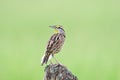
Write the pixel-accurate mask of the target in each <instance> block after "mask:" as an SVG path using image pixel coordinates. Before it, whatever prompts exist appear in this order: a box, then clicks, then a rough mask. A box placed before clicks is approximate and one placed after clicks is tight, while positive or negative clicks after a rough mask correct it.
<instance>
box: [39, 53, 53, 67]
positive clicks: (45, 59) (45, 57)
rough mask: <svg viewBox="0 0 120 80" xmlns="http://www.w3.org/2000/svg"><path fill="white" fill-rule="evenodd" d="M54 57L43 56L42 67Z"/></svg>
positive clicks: (49, 55)
mask: <svg viewBox="0 0 120 80" xmlns="http://www.w3.org/2000/svg"><path fill="white" fill-rule="evenodd" d="M51 57H52V55H51V54H50V53H46V54H45V55H43V57H42V60H41V65H42V66H43V64H44V63H45V64H47V62H48V60H50V59H51Z"/></svg>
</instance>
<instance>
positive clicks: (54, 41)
mask: <svg viewBox="0 0 120 80" xmlns="http://www.w3.org/2000/svg"><path fill="white" fill-rule="evenodd" d="M59 37H60V34H58V33H57V34H53V35H52V36H51V38H50V40H49V41H48V45H47V50H46V53H52V52H53V51H54V49H56V48H57V46H58V44H59V43H60V39H59Z"/></svg>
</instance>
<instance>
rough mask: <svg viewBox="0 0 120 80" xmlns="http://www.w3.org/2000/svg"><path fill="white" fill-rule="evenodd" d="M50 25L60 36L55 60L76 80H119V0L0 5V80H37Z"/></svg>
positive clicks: (21, 0) (16, 0) (17, 0)
mask: <svg viewBox="0 0 120 80" xmlns="http://www.w3.org/2000/svg"><path fill="white" fill-rule="evenodd" d="M54 24H60V25H63V26H64V28H65V31H66V41H65V45H64V47H63V49H62V51H61V52H60V53H59V54H57V55H56V57H57V59H58V60H59V61H60V62H61V63H62V64H64V65H65V66H67V67H68V69H69V70H70V71H71V72H73V73H74V74H75V75H76V76H77V77H78V78H79V80H120V1H119V0H84V1H83V0H74V1H70V0H0V80H43V76H44V74H43V72H44V67H45V66H44V67H41V66H40V60H41V57H42V55H43V54H44V52H45V47H46V44H47V41H48V39H49V38H50V36H51V35H52V34H53V33H54V30H52V29H51V28H49V27H48V26H49V25H54Z"/></svg>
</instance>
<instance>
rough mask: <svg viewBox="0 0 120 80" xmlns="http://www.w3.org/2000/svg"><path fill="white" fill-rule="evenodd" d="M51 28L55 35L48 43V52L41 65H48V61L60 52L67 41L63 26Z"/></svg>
mask: <svg viewBox="0 0 120 80" xmlns="http://www.w3.org/2000/svg"><path fill="white" fill-rule="evenodd" d="M50 27H51V28H53V29H54V30H55V33H54V34H53V35H52V36H51V38H50V39H49V41H48V44H47V47H46V52H45V54H44V56H43V57H42V60H41V65H43V64H44V63H45V64H47V62H48V60H50V59H51V58H52V57H54V54H56V53H58V52H60V50H61V48H62V46H63V44H64V41H65V31H64V29H63V27H62V26H61V25H54V26H50Z"/></svg>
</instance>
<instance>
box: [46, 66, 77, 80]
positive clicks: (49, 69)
mask: <svg viewBox="0 0 120 80" xmlns="http://www.w3.org/2000/svg"><path fill="white" fill-rule="evenodd" d="M44 80H78V79H77V77H76V76H74V75H73V74H72V73H71V72H70V71H69V70H68V69H67V68H66V67H65V66H63V65H61V64H50V65H47V66H46V68H45V75H44Z"/></svg>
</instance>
